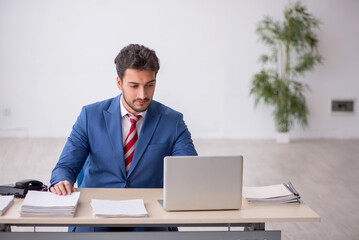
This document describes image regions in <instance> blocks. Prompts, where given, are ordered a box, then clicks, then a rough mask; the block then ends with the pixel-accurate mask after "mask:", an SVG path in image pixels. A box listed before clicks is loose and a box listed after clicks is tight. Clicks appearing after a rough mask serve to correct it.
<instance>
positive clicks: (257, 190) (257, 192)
mask: <svg viewBox="0 0 359 240" xmlns="http://www.w3.org/2000/svg"><path fill="white" fill-rule="evenodd" d="M242 195H243V197H245V198H274V197H283V196H289V195H292V193H291V192H290V191H289V190H288V189H287V188H286V187H285V186H284V185H283V184H277V185H270V186H262V187H243V193H242Z"/></svg>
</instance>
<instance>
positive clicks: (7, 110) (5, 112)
mask: <svg viewBox="0 0 359 240" xmlns="http://www.w3.org/2000/svg"><path fill="white" fill-rule="evenodd" d="M2 115H3V116H4V117H9V116H11V108H3V109H2Z"/></svg>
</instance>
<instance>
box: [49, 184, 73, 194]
mask: <svg viewBox="0 0 359 240" xmlns="http://www.w3.org/2000/svg"><path fill="white" fill-rule="evenodd" d="M50 191H51V192H52V193H55V194H57V195H71V193H73V192H75V188H74V187H73V186H72V185H71V183H70V182H69V181H67V180H65V181H61V182H58V183H56V184H55V185H54V186H52V187H51V188H50Z"/></svg>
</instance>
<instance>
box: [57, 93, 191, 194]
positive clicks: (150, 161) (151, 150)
mask: <svg viewBox="0 0 359 240" xmlns="http://www.w3.org/2000/svg"><path fill="white" fill-rule="evenodd" d="M120 98H121V95H119V96H117V97H115V98H112V99H108V100H105V101H102V102H98V103H94V104H91V105H88V106H85V107H83V108H82V111H81V114H80V116H79V117H78V119H77V121H76V123H75V124H74V126H73V129H72V132H71V134H70V136H69V138H68V140H67V142H66V145H65V147H64V149H63V151H62V154H61V156H60V159H59V161H58V163H57V165H56V166H55V168H54V170H53V172H52V176H51V185H54V184H56V183H57V182H59V181H63V180H68V181H69V182H70V183H71V184H72V185H73V184H74V183H75V181H76V177H77V175H78V174H79V172H80V170H81V169H82V167H83V166H84V163H85V161H86V167H85V168H84V178H83V182H82V184H81V187H91V188H96V187H106V188H125V187H131V188H161V187H163V158H164V157H165V156H185V155H197V152H196V150H195V148H194V146H193V142H192V139H191V134H190V132H189V131H188V129H187V126H186V124H185V123H184V121H183V115H182V114H181V113H179V112H176V111H174V110H172V109H170V108H168V107H166V106H164V105H163V104H161V103H158V102H156V101H152V103H151V104H150V106H149V108H148V111H147V114H146V117H145V119H144V122H143V125H142V128H141V132H140V135H139V139H138V142H137V145H136V149H135V153H134V156H133V160H132V163H131V167H130V170H129V173H128V175H126V168H125V160H124V154H123V141H122V127H121V107H120Z"/></svg>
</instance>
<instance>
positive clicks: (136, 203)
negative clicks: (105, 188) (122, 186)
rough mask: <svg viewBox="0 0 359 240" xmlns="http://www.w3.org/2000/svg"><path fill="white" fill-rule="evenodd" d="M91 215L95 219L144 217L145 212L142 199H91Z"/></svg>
mask: <svg viewBox="0 0 359 240" xmlns="http://www.w3.org/2000/svg"><path fill="white" fill-rule="evenodd" d="M91 206H92V209H93V215H94V216H96V217H146V216H148V213H147V210H146V208H145V204H144V202H143V199H133V200H121V201H116V200H98V199H92V200H91Z"/></svg>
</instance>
